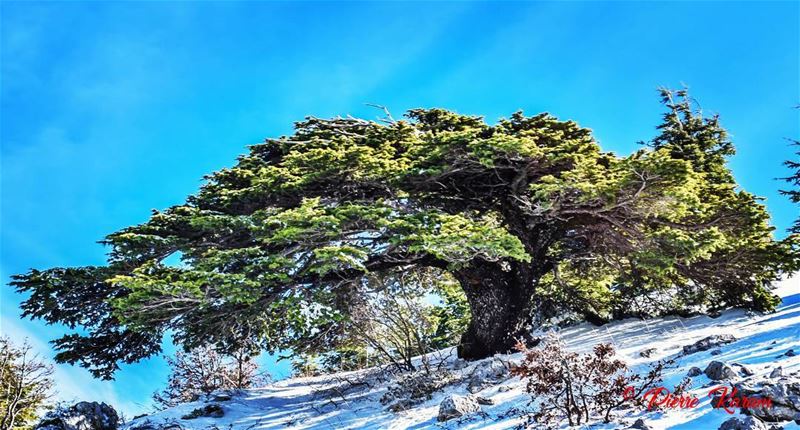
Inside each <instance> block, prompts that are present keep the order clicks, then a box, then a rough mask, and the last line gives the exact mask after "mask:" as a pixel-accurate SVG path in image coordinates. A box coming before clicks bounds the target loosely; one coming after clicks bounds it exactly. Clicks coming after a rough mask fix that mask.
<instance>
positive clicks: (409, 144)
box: [14, 91, 797, 377]
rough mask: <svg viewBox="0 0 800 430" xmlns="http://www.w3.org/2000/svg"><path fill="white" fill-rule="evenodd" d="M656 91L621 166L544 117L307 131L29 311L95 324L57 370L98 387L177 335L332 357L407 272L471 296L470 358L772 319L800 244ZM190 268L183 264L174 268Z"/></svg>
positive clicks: (257, 157) (421, 113) (274, 142)
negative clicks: (621, 324)
mask: <svg viewBox="0 0 800 430" xmlns="http://www.w3.org/2000/svg"><path fill="white" fill-rule="evenodd" d="M662 95H663V99H664V103H665V105H666V108H667V112H666V114H665V116H664V122H663V124H662V125H661V126H660V127H659V128H660V134H659V135H658V136H657V137H656V138H655V139H654V140H653V141H652V142H651V144H650V145H649V147H643V148H641V149H640V150H638V151H636V152H635V153H633V154H631V155H629V156H618V155H615V154H613V153H609V152H603V151H601V149H600V147H599V145H598V144H597V142H596V141H595V139H594V138H593V137H592V133H591V131H590V130H588V129H585V128H581V127H579V126H578V125H577V124H576V123H575V122H572V121H560V120H558V119H556V118H554V117H553V116H551V115H549V114H547V113H543V114H538V115H534V116H530V117H526V116H525V115H523V114H522V113H520V112H518V113H515V114H513V115H512V116H511V117H510V118H509V119H506V120H502V121H500V122H499V123H498V124H496V125H489V124H487V123H486V122H484V121H483V119H482V118H480V117H475V116H466V115H459V114H456V113H453V112H449V111H446V110H442V109H414V110H411V111H409V112H408V113H407V114H406V119H405V120H394V119H392V118H391V117H387V118H386V119H384V120H382V121H366V120H361V119H355V118H349V117H348V118H334V119H319V118H307V119H306V120H305V121H301V122H298V123H297V124H296V125H295V131H294V134H293V135H291V136H285V137H281V138H278V139H267V140H266V141H265V142H264V143H262V144H258V145H254V146H252V147H250V151H249V153H248V154H246V155H244V156H242V157H240V158H239V161H238V163H237V164H236V165H235V166H234V167H232V168H226V169H222V170H220V171H218V172H215V173H213V174H211V175H209V176H208V177H207V178H206V179H207V182H206V183H205V184H204V185H203V186H202V188H201V189H200V191H199V192H198V193H197V194H195V195H192V196H190V197H189V198H188V199H187V200H186V202H185V203H184V204H181V205H178V206H174V207H171V208H169V209H167V210H165V211H163V212H154V213H153V215H152V216H151V218H150V220H149V221H147V222H145V223H143V224H140V225H136V226H132V227H128V228H125V229H123V230H121V231H118V232H116V233H113V234H111V235H109V236H107V238H106V239H105V241H104V243H105V244H107V245H109V246H110V254H109V258H108V264H107V265H105V266H101V267H83V268H69V269H67V268H53V269H48V270H43V271H40V270H32V271H30V272H28V273H26V274H23V275H17V276H15V278H14V285H15V286H16V287H17V289H18V290H19V291H20V292H27V293H30V294H31V295H30V298H29V299H28V300H27V301H25V302H24V303H23V305H22V306H23V309H24V311H25V314H26V315H28V316H31V317H34V318H36V317H38V318H44V319H45V320H47V321H49V322H61V323H66V324H68V325H70V326H82V327H84V328H85V329H86V331H85V334H73V335H68V336H65V337H63V338H61V339H59V340H57V341H56V342H55V344H56V346H57V347H58V348H59V349H60V350H61V352H60V354H59V355H58V359H59V360H61V361H67V362H73V363H75V362H79V363H81V364H82V365H84V366H87V367H89V368H91V369H92V370H93V371H94V372H95V373H96V374H97V375H99V376H103V377H110V375H111V374H112V373H113V371H114V370H115V369H116V366H117V364H116V363H117V362H119V361H123V362H131V361H136V360H138V359H140V358H142V357H146V356H148V355H151V354H153V353H156V352H158V349H159V343H160V341H161V338H162V335H163V334H164V333H165V332H166V331H167V330H170V331H171V332H172V333H174V337H175V339H176V340H177V341H178V342H179V343H181V344H183V345H185V346H186V347H189V348H191V347H196V346H198V345H201V344H204V343H206V342H213V343H215V344H216V345H217V346H218V347H220V348H223V349H231V350H232V349H235V348H237V347H238V345H241V344H243V343H253V344H257V345H260V347H262V348H263V349H266V350H268V351H277V350H292V351H294V352H296V353H313V352H315V351H316V352H320V351H326V350H330V349H332V348H333V347H335V345H336V343H337V341H338V340H339V339H341V337H342V336H341V334H342V332H341V329H342V327H345V326H346V322H347V321H348V318H349V315H350V312H351V305H352V304H353V303H358V302H359V301H358V300H354V297H355V296H356V295H357V294H358V292H359V291H360V289H359V288H358V287H359V285H360V284H362V283H364V282H366V279H368V278H369V277H370V276H373V275H380V274H385V273H391V272H397V271H403V270H409V269H412V268H415V267H427V268H436V269H439V270H442V271H446V272H448V273H449V274H450V275H451V276H452V277H453V278H454V279H455V280H456V281H457V282H458V283H459V285H460V287H461V289H462V290H463V292H464V294H465V296H466V299H467V301H468V303H469V308H470V322H469V326H468V327H467V330H466V332H465V333H464V335H463V336H462V339H461V343H460V346H459V354H460V356H461V357H465V358H481V357H485V356H488V355H490V354H493V353H496V352H500V351H507V350H509V349H510V348H512V347H513V345H514V343H515V339H516V338H519V337H520V336H524V335H525V334H526V333H529V331H530V328H531V326H532V325H534V324H538V323H541V322H543V321H546V320H548V319H552V318H557V317H561V316H563V315H572V316H575V317H578V318H585V319H588V320H590V321H594V322H602V321H607V320H609V319H610V318H613V317H623V316H628V315H656V314H665V313H686V312H691V311H710V310H715V309H721V308H725V307H730V306H741V307H746V308H750V309H755V310H762V311H763V310H770V309H772V308H773V307H774V306H775V305H776V303H778V299H777V298H776V297H775V296H774V295H773V294H771V293H770V291H769V288H770V285H771V283H772V282H773V281H775V280H776V279H778V278H779V276H780V274H781V272H782V271H785V270H788V268H789V267H790V266H791V265H792V264H793V262H795V261H796V259H797V257H796V247H795V248H793V246H794V245H793V244H792V243H789V242H786V241H784V242H777V241H775V240H773V238H772V228H771V227H770V226H769V222H768V221H769V216H768V213H767V211H766V210H765V208H764V206H763V205H762V204H760V203H759V202H758V199H757V198H756V197H755V196H753V195H752V194H749V193H747V192H745V191H742V190H740V189H739V188H738V186H737V184H736V182H735V180H734V178H733V176H732V174H731V172H730V170H729V169H728V167H727V165H726V158H727V157H728V156H729V155H730V154H732V153H733V145H732V143H731V142H730V140H729V139H728V136H727V134H726V133H725V131H724V129H722V127H721V126H720V124H719V121H718V119H717V118H716V117H710V118H705V117H703V115H702V113H701V112H698V111H697V110H696V109H694V107H693V106H692V103H691V99H690V98H689V97H688V95H687V94H686V93H685V92H677V93H671V92H669V91H664V92H663V93H662ZM177 253H179V255H180V256H181V258H182V261H183V264H182V265H181V266H180V267H173V266H170V265H167V264H165V263H164V260H165V259H166V258H167V257H169V256H171V255H174V254H177Z"/></svg>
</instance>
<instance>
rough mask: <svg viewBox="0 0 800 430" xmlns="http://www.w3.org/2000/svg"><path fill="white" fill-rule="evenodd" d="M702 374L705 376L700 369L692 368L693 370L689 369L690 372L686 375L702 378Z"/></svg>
mask: <svg viewBox="0 0 800 430" xmlns="http://www.w3.org/2000/svg"><path fill="white" fill-rule="evenodd" d="M702 374H703V370H702V369H700V368H699V367H692V368H691V369H689V372H688V373H686V376H688V377H690V378H694V377H695V376H700V375H702Z"/></svg>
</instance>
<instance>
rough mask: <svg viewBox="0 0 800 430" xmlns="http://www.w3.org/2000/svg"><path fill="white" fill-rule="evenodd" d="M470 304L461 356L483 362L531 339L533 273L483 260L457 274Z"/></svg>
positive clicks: (521, 268)
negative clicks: (469, 317)
mask: <svg viewBox="0 0 800 430" xmlns="http://www.w3.org/2000/svg"><path fill="white" fill-rule="evenodd" d="M455 277H456V279H458V281H459V282H460V283H461V287H462V288H463V289H464V293H465V294H466V296H467V301H468V302H469V306H470V311H471V314H472V319H471V320H470V324H469V327H468V328H467V331H466V332H465V333H464V335H463V336H462V337H461V343H460V345H459V346H458V356H459V357H461V358H464V359H470V360H472V359H480V358H485V357H489V356H491V355H494V354H497V353H505V352H508V351H511V350H512V349H513V348H514V345H515V344H516V342H517V340H518V339H525V340H529V338H530V327H529V326H528V325H529V323H530V318H531V305H532V299H533V290H534V288H533V287H534V282H533V281H534V279H533V276H532V275H531V270H528V269H526V268H524V267H521V265H516V264H512V265H511V267H510V268H507V269H506V270H503V267H502V266H501V265H500V264H499V263H490V262H485V261H481V262H478V263H475V264H472V265H470V266H469V267H468V268H465V269H462V270H459V271H456V272H455Z"/></svg>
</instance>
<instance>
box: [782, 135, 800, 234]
mask: <svg viewBox="0 0 800 430" xmlns="http://www.w3.org/2000/svg"><path fill="white" fill-rule="evenodd" d="M793 145H795V146H797V147H798V148H800V141H798V140H795V141H794V142H793ZM795 154H797V155H798V157H799V158H800V150H798V151H797V152H795ZM783 164H784V165H785V166H786V167H788V168H790V169H792V171H793V174H792V175H790V176H788V177H786V178H783V180H784V181H786V182H788V183H789V184H791V185H792V187H793V189H789V190H781V194H783V195H785V196H788V197H789V200H791V201H792V203H800V161H792V160H786V161H784V163H783ZM789 232H791V233H794V234H800V217H798V218H797V219H796V220H795V221H794V225H792V226H791V227H790V228H789Z"/></svg>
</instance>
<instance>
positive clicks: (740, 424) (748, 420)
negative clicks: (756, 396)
mask: <svg viewBox="0 0 800 430" xmlns="http://www.w3.org/2000/svg"><path fill="white" fill-rule="evenodd" d="M717 430H767V426H766V425H765V424H764V423H763V422H761V420H759V419H758V418H753V417H733V418H731V419H729V420H727V421H725V422H724V423H722V425H720V426H719V429H717Z"/></svg>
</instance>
